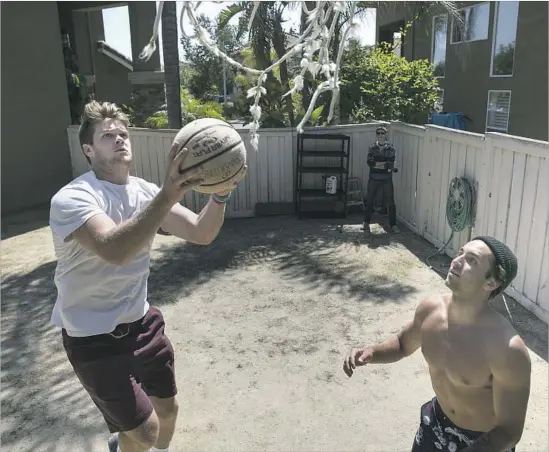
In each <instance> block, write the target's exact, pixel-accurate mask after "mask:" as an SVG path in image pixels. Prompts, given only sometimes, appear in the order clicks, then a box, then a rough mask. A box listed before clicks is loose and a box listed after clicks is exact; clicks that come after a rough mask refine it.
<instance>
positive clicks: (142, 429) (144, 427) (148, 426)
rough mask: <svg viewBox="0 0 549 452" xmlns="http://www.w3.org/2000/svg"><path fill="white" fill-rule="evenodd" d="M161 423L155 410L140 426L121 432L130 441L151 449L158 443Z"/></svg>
mask: <svg viewBox="0 0 549 452" xmlns="http://www.w3.org/2000/svg"><path fill="white" fill-rule="evenodd" d="M159 432H160V424H159V420H158V417H157V415H156V413H155V412H154V411H153V412H152V414H151V415H150V416H149V418H148V419H147V420H146V421H145V422H143V423H142V424H141V425H140V426H139V427H137V428H135V429H134V430H131V431H129V432H121V433H120V435H124V436H126V437H127V438H128V439H129V440H130V441H132V442H134V443H138V444H139V445H140V446H142V447H144V448H146V449H150V448H151V447H153V446H154V445H155V444H156V441H157V440H158V434H159Z"/></svg>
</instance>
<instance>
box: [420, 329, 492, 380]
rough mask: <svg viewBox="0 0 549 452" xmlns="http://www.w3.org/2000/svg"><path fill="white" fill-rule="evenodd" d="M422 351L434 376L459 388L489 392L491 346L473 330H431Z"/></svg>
mask: <svg viewBox="0 0 549 452" xmlns="http://www.w3.org/2000/svg"><path fill="white" fill-rule="evenodd" d="M421 349H422V353H423V356H424V357H425V360H426V361H427V363H428V365H429V369H430V371H431V373H432V374H433V373H434V374H438V375H440V376H445V377H446V378H447V379H448V380H449V381H450V382H451V383H452V384H453V385H455V386H465V387H470V388H475V387H482V388H485V389H489V388H488V386H489V385H490V383H491V371H490V367H489V365H488V352H487V349H488V347H487V344H486V341H485V340H483V338H482V335H480V334H478V333H476V332H474V331H470V330H463V331H459V330H452V329H445V328H441V329H438V330H427V331H424V332H423V333H422V346H421Z"/></svg>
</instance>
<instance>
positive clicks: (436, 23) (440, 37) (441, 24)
mask: <svg viewBox="0 0 549 452" xmlns="http://www.w3.org/2000/svg"><path fill="white" fill-rule="evenodd" d="M447 31H448V16H447V15H444V16H435V17H433V45H432V50H431V62H432V63H433V66H434V74H435V76H436V77H444V66H445V63H446V35H447Z"/></svg>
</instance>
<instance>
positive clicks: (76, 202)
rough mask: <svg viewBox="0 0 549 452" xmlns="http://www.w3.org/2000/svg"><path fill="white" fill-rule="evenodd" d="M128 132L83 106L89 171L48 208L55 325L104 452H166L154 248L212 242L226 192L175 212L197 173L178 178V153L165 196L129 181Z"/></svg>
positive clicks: (164, 368)
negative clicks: (165, 238)
mask: <svg viewBox="0 0 549 452" xmlns="http://www.w3.org/2000/svg"><path fill="white" fill-rule="evenodd" d="M128 125H129V121H128V118H127V117H126V115H125V114H124V113H123V112H122V111H121V110H120V109H119V108H118V107H117V106H116V105H115V104H111V103H107V102H106V103H98V102H95V101H94V102H91V103H89V104H87V105H86V107H85V111H84V114H83V117H82V125H81V127H80V132H79V137H80V143H81V145H82V150H83V152H84V155H85V157H86V159H87V160H88V162H89V164H90V166H91V171H89V172H87V173H85V174H83V175H82V176H80V177H78V178H76V179H75V180H73V181H72V182H70V183H69V184H68V185H66V186H65V187H63V188H62V189H61V190H59V192H58V193H56V194H55V196H54V197H53V198H52V201H51V210H50V226H51V229H52V233H53V242H54V247H55V253H56V256H57V261H58V262H57V268H56V271H55V284H56V286H57V291H58V296H57V300H56V303H55V306H54V308H53V313H52V323H53V324H54V325H56V326H58V327H60V328H61V329H62V337H63V345H64V347H65V350H66V352H67V356H68V358H69V361H70V363H71V365H72V366H73V369H74V371H75V373H76V375H77V376H78V378H79V379H80V381H81V383H82V385H83V386H84V388H85V389H86V390H87V391H88V393H89V394H90V396H91V398H92V400H93V401H94V403H95V404H96V406H97V407H98V408H99V410H100V411H101V413H102V414H103V417H104V419H105V422H106V423H107V426H108V428H109V430H110V432H111V433H113V436H111V438H110V439H109V449H110V451H111V452H115V451H122V452H145V451H149V450H152V451H167V450H168V447H169V444H170V441H171V439H172V436H173V433H174V428H175V421H176V417H177V411H178V405H177V401H176V398H175V396H176V393H177V388H176V384H175V374H174V351H173V347H172V345H171V343H170V341H169V339H168V338H167V336H166V335H165V333H164V327H165V324H164V319H163V317H162V313H161V312H160V310H159V309H157V308H155V307H153V306H149V304H148V302H147V279H148V276H149V262H150V248H151V244H152V242H153V239H154V237H155V235H156V233H157V231H159V230H161V229H162V230H164V231H165V232H168V233H170V234H172V235H174V236H176V237H179V238H182V239H184V240H187V241H189V242H193V243H197V244H203V245H207V244H209V243H211V242H212V241H213V240H214V239H215V238H216V236H217V234H218V233H219V230H220V229H221V226H222V224H223V219H224V214H225V203H226V202H227V201H228V199H229V198H230V195H231V191H232V190H228V191H226V192H222V193H216V194H214V195H212V196H211V198H210V201H209V202H208V204H207V205H206V206H205V207H204V209H202V211H201V212H200V214H199V215H197V214H195V213H193V212H191V211H190V210H188V209H186V208H185V207H183V206H181V205H180V204H179V201H180V200H181V199H182V198H183V196H184V194H185V193H186V192H187V191H188V190H190V189H192V188H193V187H194V186H196V185H198V184H199V183H200V182H201V179H200V177H201V172H202V168H201V167H200V166H197V167H194V168H190V169H188V170H186V171H185V172H183V173H181V172H180V171H179V168H180V166H181V164H182V162H183V161H184V160H185V157H186V156H187V150H186V149H183V150H182V151H181V152H179V150H178V149H177V148H176V147H173V148H172V149H171V151H170V154H169V157H168V164H167V171H166V177H165V181H164V184H163V185H162V187H161V188H159V187H158V186H156V185H155V184H152V183H149V182H146V181H144V180H143V179H140V178H137V177H132V176H130V165H131V161H132V149H131V144H130V140H129V136H128ZM246 170H247V167H246V166H244V167H243V168H242V170H241V172H240V174H239V176H237V178H236V181H237V182H235V186H236V184H237V183H238V182H239V181H240V180H241V179H242V178H243V177H244V176H245V174H246ZM233 188H234V187H233Z"/></svg>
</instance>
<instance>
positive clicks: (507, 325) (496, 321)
mask: <svg viewBox="0 0 549 452" xmlns="http://www.w3.org/2000/svg"><path fill="white" fill-rule="evenodd" d="M485 322H486V323H485V331H486V333H487V334H486V335H487V337H486V339H487V341H488V344H489V347H490V353H489V355H488V356H490V357H491V358H493V360H494V362H496V363H501V362H503V363H505V362H507V363H509V365H513V363H515V364H519V363H522V364H524V360H527V361H528V362H529V361H530V355H529V352H528V347H527V346H526V344H525V343H524V341H523V340H522V338H521V337H520V335H519V333H518V332H517V330H516V329H515V327H514V326H513V325H512V324H511V322H510V321H509V320H508V319H507V318H505V317H504V316H503V315H502V314H500V313H499V312H495V311H492V312H491V314H490V316H489V317H488V318H487V319H486V321H485Z"/></svg>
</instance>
